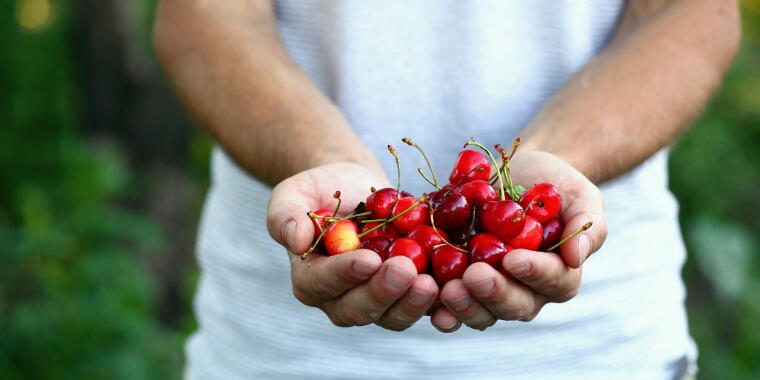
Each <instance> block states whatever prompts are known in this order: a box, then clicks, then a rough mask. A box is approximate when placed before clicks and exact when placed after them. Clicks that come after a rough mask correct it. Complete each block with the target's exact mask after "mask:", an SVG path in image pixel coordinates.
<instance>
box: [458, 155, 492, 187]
mask: <svg viewBox="0 0 760 380" xmlns="http://www.w3.org/2000/svg"><path fill="white" fill-rule="evenodd" d="M475 168H481V169H483V171H481V172H478V171H477V170H473V169H475ZM471 171H472V172H471ZM467 173H470V174H467ZM465 176H466V177H465ZM490 176H491V164H490V163H489V162H488V158H486V156H484V155H483V153H480V152H477V151H474V150H470V149H465V150H463V151H461V152H459V156H458V157H457V161H456V163H454V169H453V170H452V171H451V175H449V182H450V183H459V181H461V180H462V178H464V182H469V181H474V180H478V179H482V180H484V181H487V180H488V177H490Z"/></svg>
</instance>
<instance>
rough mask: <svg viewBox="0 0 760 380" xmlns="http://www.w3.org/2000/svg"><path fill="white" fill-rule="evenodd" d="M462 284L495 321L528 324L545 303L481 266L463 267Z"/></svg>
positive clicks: (532, 293) (540, 296)
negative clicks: (515, 321) (526, 322)
mask: <svg viewBox="0 0 760 380" xmlns="http://www.w3.org/2000/svg"><path fill="white" fill-rule="evenodd" d="M510 254H511V252H510ZM462 282H463V283H464V286H465V287H466V288H467V290H469V292H470V293H471V294H472V295H473V296H474V297H475V299H477V300H478V301H479V303H480V304H482V305H483V306H484V307H485V309H486V310H488V312H490V313H491V315H493V316H494V317H495V318H497V319H503V320H519V321H530V320H532V319H533V318H534V317H535V316H536V314H538V312H539V310H541V308H542V307H543V306H544V304H545V303H546V301H547V300H546V297H544V296H543V295H541V294H537V293H534V292H533V291H531V290H530V289H528V288H527V287H525V286H523V285H522V284H519V283H517V282H516V281H514V280H511V279H509V278H506V277H504V276H503V275H502V274H501V273H499V272H498V271H496V270H495V269H494V268H493V267H491V266H490V265H488V264H485V263H475V264H473V265H471V266H470V267H469V268H467V271H465V272H464V276H463V277H462ZM465 323H466V322H465Z"/></svg>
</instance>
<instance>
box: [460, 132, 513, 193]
mask: <svg viewBox="0 0 760 380" xmlns="http://www.w3.org/2000/svg"><path fill="white" fill-rule="evenodd" d="M467 145H474V146H476V147H478V148H480V149H483V150H484V151H485V152H486V153H487V154H488V157H490V158H491V162H493V166H494V167H495V168H497V170H496V176H497V177H499V199H501V200H504V198H505V196H504V180H503V179H502V178H501V172H499V170H498V167H499V164H498V163H496V159H495V158H494V157H493V154H491V151H490V150H488V148H486V147H485V146H483V144H481V143H479V142H477V141H475V140H470V141H468V142H466V143H465V144H464V146H467Z"/></svg>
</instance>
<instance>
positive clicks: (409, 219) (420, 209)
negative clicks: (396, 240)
mask: <svg viewBox="0 0 760 380" xmlns="http://www.w3.org/2000/svg"><path fill="white" fill-rule="evenodd" d="M416 202H417V198H413V197H405V198H400V199H399V200H398V203H397V204H396V206H394V207H393V212H392V213H391V215H392V216H394V217H395V216H396V215H398V214H400V213H402V212H404V211H405V210H406V209H408V208H410V207H412V206H413V205H414V204H415V203H416ZM429 210H430V207H429V206H428V205H427V204H426V203H420V204H418V205H417V206H415V207H414V208H413V209H412V210H410V211H409V212H407V213H406V214H404V215H401V216H399V217H398V219H395V220H394V221H393V226H394V227H396V230H397V231H398V232H399V233H401V234H402V235H406V234H408V233H409V231H411V230H412V228H414V227H417V226H419V225H421V224H424V225H428V224H430V216H429V215H430V211H429Z"/></svg>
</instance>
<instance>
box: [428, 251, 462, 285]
mask: <svg viewBox="0 0 760 380" xmlns="http://www.w3.org/2000/svg"><path fill="white" fill-rule="evenodd" d="M468 265H470V260H469V258H468V257H467V253H465V252H462V251H459V250H457V249H456V248H454V247H452V246H450V245H442V246H440V247H438V248H436V249H435V250H433V257H432V266H433V277H435V281H436V282H438V284H439V285H441V286H443V284H445V283H447V282H449V281H451V280H454V279H457V278H462V276H464V271H465V270H467V266H468Z"/></svg>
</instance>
